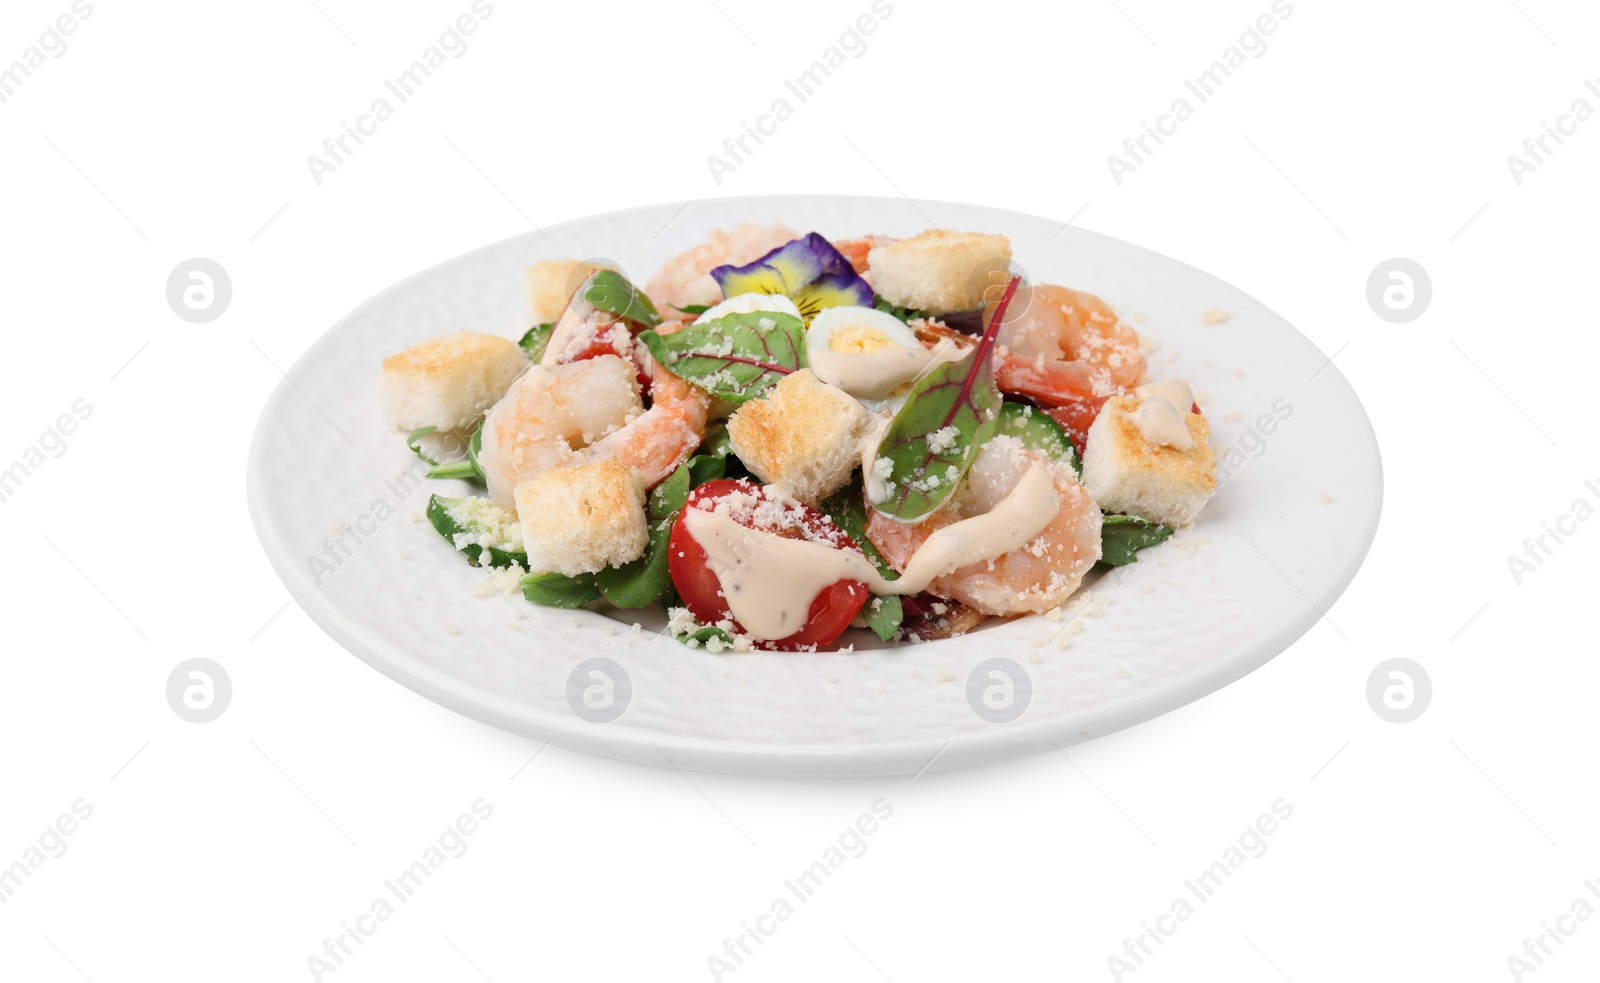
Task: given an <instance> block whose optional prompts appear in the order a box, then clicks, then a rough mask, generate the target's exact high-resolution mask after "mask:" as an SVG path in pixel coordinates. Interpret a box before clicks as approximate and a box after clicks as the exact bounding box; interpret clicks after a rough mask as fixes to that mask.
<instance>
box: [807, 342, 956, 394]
mask: <svg viewBox="0 0 1600 983" xmlns="http://www.w3.org/2000/svg"><path fill="white" fill-rule="evenodd" d="M964 354H965V353H964V352H962V351H961V350H960V349H959V348H957V347H956V346H955V345H954V344H953V343H951V342H950V341H949V340H942V341H940V342H939V344H938V345H937V346H936V347H934V348H932V349H928V348H921V347H918V348H880V349H878V350H877V351H873V352H836V351H830V350H828V349H826V348H811V349H808V350H807V352H806V360H807V361H808V362H810V363H811V371H813V372H815V373H816V374H817V378H818V379H821V380H822V381H823V382H826V383H827V384H828V385H830V386H837V387H838V388H840V389H843V390H844V391H845V392H847V393H849V394H850V395H852V396H854V397H856V398H857V399H887V398H889V396H891V395H893V393H894V391H895V390H896V389H898V388H899V387H900V386H903V385H905V384H906V383H908V382H911V381H913V380H915V379H917V378H919V377H921V376H922V375H923V373H925V372H927V371H928V370H930V369H932V368H933V367H934V366H936V365H938V364H940V363H942V362H958V361H960V360H961V358H962V356H963V355H964Z"/></svg>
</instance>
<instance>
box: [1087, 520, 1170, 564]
mask: <svg viewBox="0 0 1600 983" xmlns="http://www.w3.org/2000/svg"><path fill="white" fill-rule="evenodd" d="M1172 532H1173V530H1172V527H1170V526H1162V525H1157V524H1156V523H1154V522H1151V521H1150V520H1148V519H1141V518H1139V517H1137V516H1132V515H1108V516H1106V517H1105V518H1104V519H1102V520H1101V521H1100V562H1101V563H1104V564H1107V565H1109V566H1113V567H1120V566H1125V565H1126V564H1129V563H1133V562H1135V561H1136V560H1138V559H1139V558H1138V557H1137V556H1136V555H1135V554H1136V553H1138V552H1139V551H1140V550H1142V549H1144V548H1145V547H1147V546H1154V545H1156V544H1157V543H1163V542H1166V541H1167V540H1168V539H1170V538H1171V537H1172Z"/></svg>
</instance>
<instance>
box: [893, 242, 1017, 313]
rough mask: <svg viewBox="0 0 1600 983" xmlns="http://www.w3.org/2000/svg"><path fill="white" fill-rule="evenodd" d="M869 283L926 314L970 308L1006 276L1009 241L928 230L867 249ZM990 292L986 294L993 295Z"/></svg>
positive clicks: (900, 304) (899, 303) (979, 303)
mask: <svg viewBox="0 0 1600 983" xmlns="http://www.w3.org/2000/svg"><path fill="white" fill-rule="evenodd" d="M867 264H868V269H869V271H870V276H871V279H872V287H873V289H874V290H876V291H877V292H878V293H879V295H881V296H882V297H884V298H885V299H887V300H888V301H889V303H891V304H894V305H896V306H898V307H912V308H916V309H917V310H922V311H927V312H928V313H930V314H948V313H950V312H951V311H970V310H975V309H977V308H978V307H980V306H982V304H983V302H984V300H985V296H986V291H989V290H990V288H1004V287H1005V285H1006V281H1007V280H1008V279H1009V278H1010V276H1011V274H1010V269H1011V240H1010V239H1007V238H1006V237H1005V236H1002V235H987V234H984V233H980V232H952V231H948V230H945V229H929V230H928V231H926V232H921V233H918V234H917V235H914V236H912V237H911V238H909V239H901V240H900V241H899V242H892V243H889V244H888V245H885V246H876V247H874V248H873V249H872V251H871V252H869V253H867ZM999 297H1000V294H999V292H998V290H997V291H995V292H994V293H993V294H992V295H991V296H989V297H988V299H992V300H998V299H999Z"/></svg>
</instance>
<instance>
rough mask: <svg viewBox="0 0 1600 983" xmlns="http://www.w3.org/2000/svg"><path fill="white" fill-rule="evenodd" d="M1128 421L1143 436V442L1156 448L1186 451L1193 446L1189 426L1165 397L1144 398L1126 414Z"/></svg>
mask: <svg viewBox="0 0 1600 983" xmlns="http://www.w3.org/2000/svg"><path fill="white" fill-rule="evenodd" d="M1128 419H1129V420H1131V421H1132V422H1133V425H1134V426H1135V427H1138V428H1139V432H1140V433H1142V434H1144V439H1145V440H1148V441H1150V443H1152V444H1154V445H1156V446H1157V447H1171V448H1173V449H1174V450H1180V451H1186V450H1188V449H1189V448H1191V447H1193V446H1194V438H1193V437H1191V436H1190V435H1189V425H1188V424H1187V423H1185V422H1184V419H1183V414H1182V413H1179V412H1178V409H1177V407H1175V406H1173V405H1172V404H1171V403H1170V402H1168V401H1167V399H1166V397H1165V396H1150V397H1148V398H1146V399H1145V400H1144V401H1143V402H1141V403H1140V404H1139V405H1138V407H1136V408H1135V409H1134V410H1133V412H1131V413H1129V414H1128Z"/></svg>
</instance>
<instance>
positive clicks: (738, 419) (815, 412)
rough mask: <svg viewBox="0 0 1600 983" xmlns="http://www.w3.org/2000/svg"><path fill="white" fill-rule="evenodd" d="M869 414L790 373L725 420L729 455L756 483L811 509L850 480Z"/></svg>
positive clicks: (846, 397)
mask: <svg viewBox="0 0 1600 983" xmlns="http://www.w3.org/2000/svg"><path fill="white" fill-rule="evenodd" d="M870 419H871V414H869V413H868V412H867V409H866V407H864V406H862V405H861V404H860V403H858V402H856V400H855V397H853V396H851V395H850V394H849V393H847V392H845V391H844V390H842V389H836V388H834V387H833V386H830V385H828V384H827V383H825V382H823V381H822V380H820V379H818V378H817V377H816V375H815V374H814V373H812V371H811V370H810V369H801V370H800V371H798V372H792V373H790V374H789V375H787V376H785V377H784V378H783V381H781V382H779V383H778V384H777V385H775V386H773V387H772V388H771V389H769V390H767V394H766V397H765V398H763V399H757V400H752V401H750V402H748V403H746V404H744V405H743V406H741V407H739V409H738V411H737V412H735V413H734V414H733V416H732V417H730V418H729V419H728V438H729V441H730V442H731V443H732V445H733V452H734V453H735V454H737V455H739V460H741V461H743V462H744V463H745V466H746V467H748V468H749V469H750V470H751V472H753V473H754V474H755V475H756V476H757V477H759V478H760V479H761V480H762V481H765V482H767V483H769V484H774V485H781V486H782V487H783V488H784V490H786V491H788V492H789V494H791V495H793V496H794V497H795V498H798V499H799V500H800V501H802V502H805V503H806V504H807V505H816V504H817V503H818V502H820V501H822V500H823V499H824V498H826V497H828V496H829V495H831V494H833V493H834V492H836V491H838V490H839V489H840V488H841V487H843V486H844V483H845V482H847V481H849V480H850V472H851V471H852V470H854V468H855V466H856V463H857V461H858V459H859V458H860V456H861V451H860V442H861V434H862V433H863V432H864V431H865V429H866V427H867V424H868V423H869V422H870Z"/></svg>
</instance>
